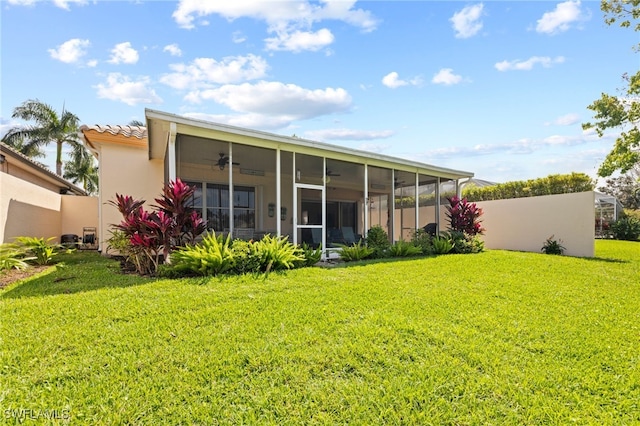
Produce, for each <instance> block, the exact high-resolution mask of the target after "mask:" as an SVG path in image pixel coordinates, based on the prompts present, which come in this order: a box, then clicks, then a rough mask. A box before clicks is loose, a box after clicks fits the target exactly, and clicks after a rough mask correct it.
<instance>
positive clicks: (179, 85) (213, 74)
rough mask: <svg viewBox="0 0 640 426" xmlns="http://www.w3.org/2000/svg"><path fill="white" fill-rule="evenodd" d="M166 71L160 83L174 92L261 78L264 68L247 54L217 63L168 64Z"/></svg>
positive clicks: (208, 60)
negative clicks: (168, 72) (169, 70)
mask: <svg viewBox="0 0 640 426" xmlns="http://www.w3.org/2000/svg"><path fill="white" fill-rule="evenodd" d="M169 68H171V70H172V71H174V72H173V73H170V74H165V75H163V76H162V77H160V81H161V82H162V83H164V84H166V85H168V86H171V87H173V88H174V89H197V88H210V87H211V86H212V85H213V84H228V83H236V82H241V81H246V80H255V79H258V78H262V77H264V76H265V74H266V72H267V68H268V65H267V62H266V61H265V60H264V59H263V58H261V57H260V56H255V55H251V54H250V55H247V56H227V57H225V58H223V59H222V60H221V61H216V60H215V59H213V58H196V59H194V60H193V62H191V63H190V64H171V65H169Z"/></svg>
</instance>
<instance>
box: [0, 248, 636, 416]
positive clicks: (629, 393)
mask: <svg viewBox="0 0 640 426" xmlns="http://www.w3.org/2000/svg"><path fill="white" fill-rule="evenodd" d="M596 244H597V245H596V248H597V256H598V258H596V259H580V258H570V257H557V256H548V255H542V254H532V253H519V252H505V251H489V252H485V253H481V254H477V255H447V256H439V257H432V258H426V259H418V260H409V261H397V262H379V263H369V264H362V265H355V266H348V267H340V268H333V269H318V268H311V269H302V270H296V271H291V272H288V273H284V274H271V275H270V276H269V277H268V278H266V279H264V278H256V277H253V276H245V277H233V278H222V279H218V278H215V279H184V280H179V281H170V280H154V279H140V278H137V277H134V276H125V275H120V274H118V273H117V265H116V264H115V263H113V262H111V261H108V260H105V259H101V258H97V257H96V256H90V255H88V254H77V255H73V256H71V257H68V258H67V259H66V263H67V265H68V266H67V267H66V268H62V269H58V270H56V269H55V268H52V269H51V270H50V271H49V272H48V273H44V274H41V275H40V276H38V277H35V278H33V279H31V280H28V281H25V282H22V283H18V284H16V285H13V286H11V287H9V288H7V289H6V290H4V291H2V292H1V293H0V309H1V310H0V314H1V321H0V336H1V337H2V346H1V351H2V352H1V359H0V380H1V382H0V392H1V393H0V409H1V410H2V412H1V413H0V414H2V415H3V416H5V415H6V413H7V411H5V410H19V409H25V410H34V411H36V410H54V409H57V410H68V413H69V416H70V419H71V422H72V423H78V424H127V423H128V424H194V423H198V424H302V423H304V424H367V425H370V424H385V423H386V424H438V425H439V424H463V425H464V424H571V423H577V424H634V423H638V422H640V309H639V307H640V243H632V242H619V241H597V242H596ZM61 278H67V279H64V280H61ZM36 412H37V411H36ZM9 413H11V411H10V412H9ZM9 420H11V419H9Z"/></svg>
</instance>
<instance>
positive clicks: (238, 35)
mask: <svg viewBox="0 0 640 426" xmlns="http://www.w3.org/2000/svg"><path fill="white" fill-rule="evenodd" d="M231 40H232V41H233V42H234V43H236V44H240V43H244V42H245V41H247V37H246V36H245V35H244V34H242V31H234V32H233V34H232V35H231Z"/></svg>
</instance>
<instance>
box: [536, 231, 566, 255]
mask: <svg viewBox="0 0 640 426" xmlns="http://www.w3.org/2000/svg"><path fill="white" fill-rule="evenodd" d="M565 250H566V249H565V247H564V246H563V245H562V240H556V239H555V238H554V236H553V235H552V236H550V237H549V238H547V239H546V241H545V242H544V244H543V245H542V249H541V251H542V252H543V253H545V254H557V255H561V254H563V253H564V251H565Z"/></svg>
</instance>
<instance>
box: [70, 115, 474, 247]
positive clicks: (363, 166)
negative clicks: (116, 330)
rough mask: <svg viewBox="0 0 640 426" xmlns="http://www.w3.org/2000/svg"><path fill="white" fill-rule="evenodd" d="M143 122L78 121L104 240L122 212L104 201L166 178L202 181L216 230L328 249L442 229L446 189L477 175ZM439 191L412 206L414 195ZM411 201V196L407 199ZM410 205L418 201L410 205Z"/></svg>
mask: <svg viewBox="0 0 640 426" xmlns="http://www.w3.org/2000/svg"><path fill="white" fill-rule="evenodd" d="M145 118H146V123H147V127H137V126H100V125H96V126H82V127H81V134H82V136H83V138H84V141H85V145H86V146H87V147H88V148H89V149H90V150H91V151H92V152H93V153H94V154H95V156H96V157H97V158H98V160H99V164H100V167H99V173H100V195H99V198H100V201H99V205H100V212H101V214H100V216H101V218H100V225H99V228H100V230H99V232H98V233H99V235H100V236H101V247H104V245H105V240H106V239H108V238H109V236H110V234H109V230H110V226H111V225H112V224H115V223H119V222H120V221H121V220H122V218H121V216H120V214H119V212H118V211H117V209H116V208H115V207H113V206H111V205H109V204H108V201H110V200H114V199H115V195H116V193H117V194H125V195H131V196H133V197H134V198H136V199H143V200H146V201H147V203H146V206H147V208H149V205H152V204H154V198H156V197H158V196H159V195H160V193H161V190H162V185H163V184H164V183H166V182H169V181H172V180H175V179H176V178H180V179H182V180H183V181H186V182H188V183H189V184H191V185H194V186H195V187H196V194H195V197H194V199H193V207H195V208H197V209H198V210H199V211H200V212H201V214H202V216H203V217H204V218H205V219H206V220H207V221H208V227H209V229H211V230H215V231H216V232H221V233H227V232H230V233H232V235H234V236H235V237H239V238H245V239H249V238H260V237H261V236H262V235H264V234H266V233H271V234H273V235H288V236H289V237H290V239H291V241H293V242H294V243H302V242H308V243H310V244H314V245H318V244H322V246H323V247H331V246H332V245H334V244H336V243H343V242H351V240H352V239H353V238H354V236H356V235H364V234H366V231H367V230H368V229H370V228H371V227H372V226H374V225H379V226H382V227H383V228H384V229H385V230H386V231H387V232H388V234H389V236H390V239H392V240H399V239H401V238H403V239H405V240H407V239H409V238H411V234H412V233H413V232H414V231H415V230H416V229H417V228H421V227H424V226H425V225H427V224H429V223H438V224H439V225H440V227H441V228H442V229H445V228H446V223H445V222H446V218H445V217H444V216H445V215H444V214H443V210H442V208H441V207H440V201H441V200H440V198H441V196H440V192H441V188H444V187H453V188H457V184H458V181H460V180H462V179H464V180H466V179H469V178H471V177H472V176H473V173H470V172H465V171H459V170H453V169H448V168H444V167H437V166H431V165H428V164H424V163H419V162H416V161H412V160H405V159H400V158H394V157H390V156H386V155H381V154H376V153H370V152H365V151H360V150H355V149H350V148H345V147H341V146H336V145H330V144H326V143H320V142H315V141H311V140H306V139H301V138H297V137H288V136H280V135H276V134H272V133H266V132H261V131H255V130H250V129H244V128H239V127H232V126H228V125H223V124H216V123H211V122H206V121H200V120H195V119H191V118H187V117H182V116H178V115H173V114H168V113H164V112H160V111H154V110H146V111H145ZM425 192H429V193H433V194H434V196H433V197H430V198H429V199H428V200H427V201H425V202H424V203H423V200H422V199H421V200H420V201H419V202H420V203H421V204H420V208H419V209H416V207H417V206H416V204H415V203H416V202H418V200H416V197H409V194H415V193H418V194H422V193H425ZM410 199H411V200H413V201H408V200H410ZM411 203H413V204H411Z"/></svg>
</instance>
